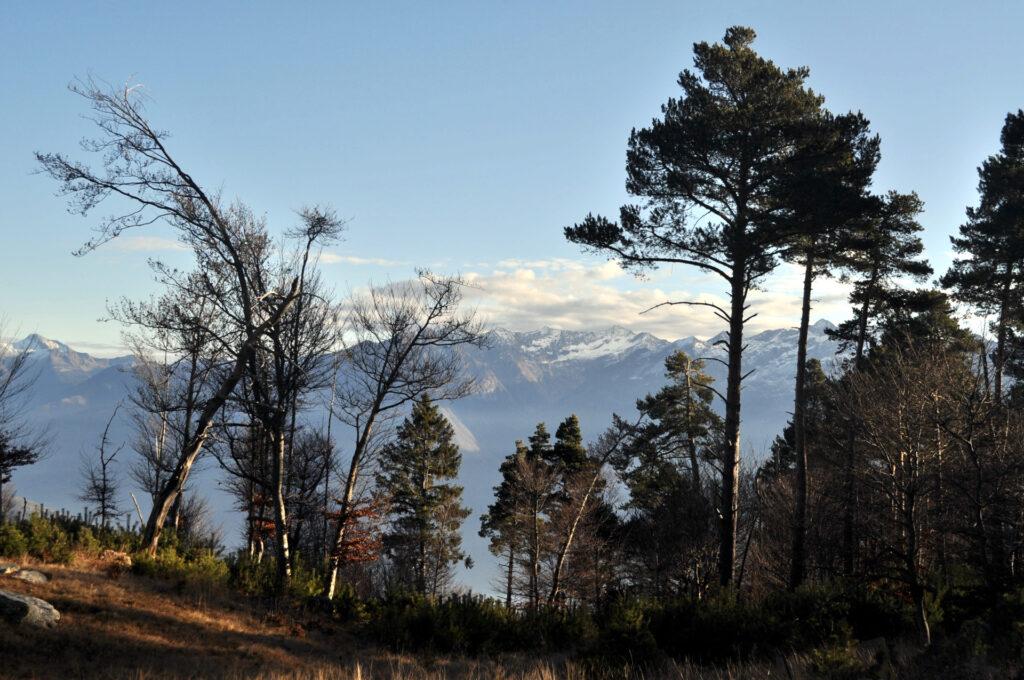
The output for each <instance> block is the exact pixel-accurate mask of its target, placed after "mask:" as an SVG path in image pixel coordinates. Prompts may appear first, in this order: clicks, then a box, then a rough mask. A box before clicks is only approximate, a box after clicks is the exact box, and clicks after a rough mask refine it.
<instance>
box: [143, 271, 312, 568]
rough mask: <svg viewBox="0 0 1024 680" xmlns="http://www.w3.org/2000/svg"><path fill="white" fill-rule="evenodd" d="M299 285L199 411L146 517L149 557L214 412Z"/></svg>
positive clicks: (244, 346) (254, 336) (241, 351)
mask: <svg viewBox="0 0 1024 680" xmlns="http://www.w3.org/2000/svg"><path fill="white" fill-rule="evenodd" d="M298 285H299V282H298V280H295V281H293V282H292V286H291V290H290V291H289V293H288V295H287V296H286V297H285V299H284V300H283V301H282V302H281V304H280V305H278V308H277V309H276V310H275V311H274V314H273V315H272V316H271V317H270V319H268V320H267V321H266V322H265V323H263V324H261V325H260V327H259V328H257V329H256V330H255V331H254V332H253V333H251V334H249V336H248V337H247V338H246V340H245V342H244V343H243V344H242V347H241V348H240V349H239V352H238V355H237V356H236V357H235V365H234V367H233V368H232V369H231V373H229V374H228V375H227V377H226V378H225V379H224V381H223V382H222V383H221V385H220V388H219V389H218V390H217V392H216V393H215V394H214V395H213V396H212V397H211V398H210V399H209V400H208V401H207V402H206V405H205V406H204V407H203V410H202V412H201V413H200V414H199V421H198V422H197V424H196V429H195V432H194V433H193V435H192V437H191V438H190V439H189V440H188V442H186V444H185V446H184V448H183V450H182V455H181V456H180V457H179V458H178V463H177V465H175V467H174V471H173V472H172V473H171V477H170V479H168V480H167V483H166V484H165V485H164V488H163V489H161V490H160V492H159V494H158V496H157V497H156V498H155V499H154V502H153V509H152V511H150V513H149V520H148V521H147V522H146V530H145V531H144V532H143V534H142V545H143V546H145V549H146V552H148V553H149V554H150V555H151V556H155V555H156V550H157V547H158V546H159V544H160V534H161V532H162V531H163V527H164V523H166V522H167V516H168V515H169V514H170V512H171V507H172V506H173V505H174V502H175V501H176V500H177V498H178V496H180V495H181V491H182V489H184V488H185V482H187V481H188V476H189V473H190V472H191V471H192V466H193V465H194V464H195V462H196V459H197V458H198V457H199V454H200V452H201V451H202V450H203V445H204V444H205V443H206V438H207V437H208V436H209V434H210V428H211V426H212V425H213V419H214V417H215V416H216V415H217V411H219V410H220V409H221V408H222V407H223V406H224V404H225V403H226V402H227V400H228V398H229V397H230V396H231V393H232V392H233V391H234V389H235V387H236V386H237V385H238V381H239V380H241V379H242V376H243V375H244V374H245V369H246V366H247V365H248V363H249V359H250V358H251V355H252V354H253V353H254V352H255V351H256V343H257V342H258V341H259V338H260V336H261V335H262V334H263V331H264V329H266V328H267V327H268V326H271V325H273V324H275V323H277V321H278V320H279V319H280V318H281V317H282V316H283V315H284V313H285V312H286V311H287V310H288V308H289V307H290V306H291V304H292V303H293V302H294V301H295V295H296V290H297V289H298Z"/></svg>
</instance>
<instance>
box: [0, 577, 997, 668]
mask: <svg viewBox="0 0 1024 680" xmlns="http://www.w3.org/2000/svg"><path fill="white" fill-rule="evenodd" d="M38 568H39V569H40V570H42V571H44V572H46V573H48V574H50V575H52V577H53V578H52V580H51V581H50V582H48V583H45V584H39V585H35V584H29V583H25V582H23V581H20V580H16V579H11V578H4V577H0V588H2V589H5V590H10V591H15V592H20V593H25V594H28V595H34V596H36V597H40V598H42V599H44V600H47V601H48V602H50V603H52V604H53V605H54V606H55V607H56V608H57V609H58V610H59V611H60V613H61V622H60V625H59V626H57V627H56V628H55V629H53V630H36V629H30V628H13V627H11V626H8V625H7V624H4V623H2V622H0V680H7V679H8V678H11V679H13V678H32V679H35V678H47V679H48V678H61V679H62V680H63V679H71V678H84V679H89V680H92V679H96V678H117V679H123V678H129V679H136V680H143V679H146V680H170V679H176V680H177V679H183V678H231V679H235V678H247V679H257V680H258V679H264V680H283V679H285V678H295V679H296V680H306V679H310V680H312V679H319V680H349V679H356V678H358V679H359V680H364V679H365V680H369V679H370V678H381V679H384V678H393V679H401V680H442V679H445V678H450V679H453V680H454V679H456V678H465V679H467V680H483V679H485V678H486V679H493V680H512V679H513V678H516V679H520V680H553V679H554V678H566V679H567V680H582V679H583V678H586V677H592V676H591V675H590V674H589V673H587V672H586V671H585V670H584V669H583V668H580V667H578V666H575V665H573V664H572V663H565V662H564V660H561V659H544V660H531V659H525V658H518V657H508V658H503V659H500V660H480V661H474V660H462V659H454V660H452V659H437V658H424V657H419V658H414V657H410V656H404V655H395V654H390V653H387V652H382V651H379V650H375V649H373V648H371V647H368V646H367V645H366V644H365V643H363V642H360V641H358V640H356V639H354V638H353V637H352V636H351V635H349V634H348V633H347V632H346V631H344V630H343V629H340V628H338V627H336V626H334V625H332V624H329V623H328V624H326V625H325V624H324V623H323V621H324V617H323V616H322V614H319V613H317V612H305V611H302V610H300V609H290V610H284V611H282V610H275V609H271V608H269V607H267V606H265V605H260V604H259V603H254V602H251V601H246V600H244V599H241V598H238V597H233V596H231V594H230V593H225V592H204V591H203V590H201V589H196V588H195V587H194V586H186V585H185V584H183V583H182V584H177V583H173V582H168V581H161V580H154V579H150V578H145V577H139V576H135V575H131V574H128V575H124V576H122V577H120V578H118V579H112V578H110V577H108V576H107V575H105V574H104V573H103V571H102V569H101V567H100V565H97V564H95V563H92V562H90V561H88V560H84V559H81V558H80V559H79V560H77V561H76V563H75V566H72V567H62V566H56V565H42V566H39V567H38ZM807 661H808V660H807V659H806V658H790V659H788V660H787V662H783V661H782V659H778V660H777V661H776V662H775V663H766V664H758V665H755V666H750V665H744V666H742V667H732V668H722V669H708V668H698V667H691V666H688V665H683V666H676V665H674V664H671V663H670V665H669V667H667V668H665V669H663V670H662V671H661V672H658V673H647V674H644V675H639V674H637V675H634V674H632V673H630V672H628V671H626V670H624V669H621V668H618V669H611V668H608V669H602V670H603V671H604V672H603V673H601V674H600V675H601V676H602V677H606V678H620V679H622V680H627V679H629V678H633V677H644V678H646V679H647V680H658V678H675V679H677V680H698V679H703V680H719V679H724V678H738V677H743V678H751V679H754V678H777V677H781V678H786V677H799V678H811V677H813V675H812V674H811V673H809V672H808V669H807V666H808V663H807ZM787 666H788V668H787ZM842 676H845V674H842ZM833 677H836V676H833ZM858 677H859V676H858ZM921 677H926V676H921ZM957 677H960V676H957ZM970 677H996V676H991V675H987V674H980V675H978V676H974V675H971V676H970Z"/></svg>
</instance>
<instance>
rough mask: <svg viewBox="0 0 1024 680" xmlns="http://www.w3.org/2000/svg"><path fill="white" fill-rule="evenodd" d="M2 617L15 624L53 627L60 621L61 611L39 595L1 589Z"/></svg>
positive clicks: (0, 606) (0, 612)
mask: <svg viewBox="0 0 1024 680" xmlns="http://www.w3.org/2000/svg"><path fill="white" fill-rule="evenodd" d="M0 619H3V620H5V621H7V622H8V623H10V624H13V625H15V626H17V625H26V626H36V627H37V628H53V627H54V626H56V625H57V622H58V621H60V612H58V611H57V610H56V609H54V608H53V605H52V604H50V603H49V602H46V601H45V600H40V599H39V598H38V597H31V596H29V595H19V594H18V593H12V592H9V591H6V590H0Z"/></svg>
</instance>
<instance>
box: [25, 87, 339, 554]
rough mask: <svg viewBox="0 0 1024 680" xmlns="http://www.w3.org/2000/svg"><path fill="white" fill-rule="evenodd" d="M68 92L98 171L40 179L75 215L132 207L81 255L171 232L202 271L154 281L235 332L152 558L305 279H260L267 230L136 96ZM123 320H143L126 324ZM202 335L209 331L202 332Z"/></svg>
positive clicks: (67, 162)
mask: <svg viewBox="0 0 1024 680" xmlns="http://www.w3.org/2000/svg"><path fill="white" fill-rule="evenodd" d="M71 89H72V91H73V92H75V93H77V94H79V95H81V96H82V97H83V98H84V99H85V100H86V102H87V103H88V104H89V106H90V107H91V109H92V120H93V121H94V122H95V123H96V125H97V127H98V129H99V136H98V137H97V138H96V139H91V140H85V141H84V142H83V147H84V149H85V150H86V151H87V152H93V153H95V154H98V155H99V156H100V157H101V159H102V161H101V162H102V168H101V169H100V170H98V171H97V170H94V169H93V168H91V167H89V166H88V165H87V164H85V163H82V162H78V161H75V160H72V159H71V158H69V157H67V156H65V155H63V154H59V153H58V154H53V153H37V154H36V158H37V160H38V162H39V163H40V165H41V167H42V170H43V171H44V172H45V173H47V174H49V175H50V176H51V177H53V178H54V179H56V180H57V181H58V182H59V183H60V187H61V193H62V194H64V195H66V196H68V197H69V203H70V207H71V209H72V210H73V211H75V212H78V213H81V214H83V215H85V214H88V213H89V212H90V211H92V210H93V209H94V208H96V207H97V206H98V205H99V204H100V203H103V202H104V201H106V200H107V199H108V198H114V199H116V201H117V202H118V203H120V204H126V205H127V207H125V208H124V209H122V210H120V211H118V212H115V213H114V214H113V215H111V216H110V217H107V218H105V219H103V220H102V221H101V222H100V224H99V226H98V228H97V234H96V236H95V237H94V238H92V239H90V240H89V241H88V242H86V243H85V245H83V246H82V248H81V249H79V251H78V254H84V253H87V252H89V251H91V250H94V249H95V248H97V247H98V246H100V245H101V244H103V243H105V242H107V241H109V240H111V239H114V238H116V237H118V236H119V235H121V234H122V233H124V232H125V231H127V230H130V229H135V228H140V227H145V226H149V225H152V224H154V223H157V222H161V223H164V224H167V225H169V226H171V227H172V228H174V229H175V230H176V232H177V234H178V237H179V239H180V240H181V241H182V242H183V243H184V244H185V245H186V246H188V247H190V248H191V250H192V252H193V254H194V256H195V259H196V265H197V269H196V273H195V274H194V275H192V276H182V275H180V274H179V273H178V272H177V271H176V270H173V269H171V268H169V267H165V266H161V265H159V263H158V264H157V273H158V277H159V278H161V280H162V282H163V283H165V284H166V285H167V286H168V287H169V288H171V289H172V290H176V291H179V292H183V293H185V295H186V298H191V297H193V296H194V294H196V293H197V292H199V291H202V293H203V295H205V296H206V297H207V298H208V299H209V301H210V302H211V303H212V304H213V306H214V308H215V310H216V312H217V314H218V315H219V316H220V317H222V321H223V323H224V327H225V328H227V329H229V330H230V332H229V333H227V334H216V333H215V334H214V335H215V338H216V340H217V341H218V343H219V344H220V345H221V347H222V349H223V350H224V352H225V354H226V356H225V357H224V365H223V371H221V372H220V375H219V377H218V380H217V383H216V385H211V387H212V389H211V390H210V391H209V393H208V394H207V395H205V399H204V401H203V402H202V403H201V404H200V409H199V410H198V413H197V416H196V419H195V425H194V427H192V428H190V432H189V435H190V436H189V438H188V440H187V441H186V442H184V444H183V446H182V449H181V455H179V456H178V459H177V461H176V463H175V465H174V468H173V470H172V472H171V475H170V477H169V478H168V479H167V481H166V482H165V484H164V489H163V490H162V491H161V492H160V493H159V494H158V497H157V502H156V503H155V504H154V507H153V511H152V512H151V514H150V517H149V520H148V521H147V523H146V530H145V536H144V543H145V545H146V547H147V549H148V550H149V551H150V552H155V550H156V547H157V544H158V541H159V537H160V531H161V528H162V527H163V524H164V522H165V520H166V517H167V515H168V513H169V512H170V510H171V506H172V505H173V504H174V503H175V501H176V499H177V497H178V495H179V494H180V493H181V489H182V488H183V486H184V483H185V481H186V479H187V477H188V472H189V470H190V469H191V467H192V465H193V464H194V462H195V459H196V457H197V456H198V455H199V453H200V451H201V450H202V448H203V445H204V443H205V442H206V440H207V438H208V437H209V435H210V428H211V427H212V426H213V422H214V418H215V417H216V415H217V413H218V411H220V410H221V408H223V406H224V405H225V403H226V402H227V401H228V399H229V398H230V397H231V395H232V393H233V391H234V389H235V386H236V385H237V384H238V382H239V381H240V380H241V379H242V378H243V376H244V375H245V372H246V370H247V369H251V368H252V365H253V362H254V361H255V359H256V354H257V351H258V349H259V347H260V343H261V342H262V341H263V339H264V337H265V336H266V334H267V332H268V330H269V329H271V328H274V327H275V326H277V325H278V324H280V322H281V320H282V318H284V316H285V313H286V312H287V311H288V309H289V308H290V307H291V306H292V305H293V304H295V303H296V301H297V300H298V299H299V298H300V296H301V293H300V290H299V289H300V280H299V278H295V279H292V280H291V281H290V282H288V281H279V280H277V279H273V280H270V279H268V278H266V277H263V276H262V275H261V271H259V269H258V268H256V269H255V270H254V263H257V262H260V261H261V258H262V253H264V252H266V251H268V250H269V249H270V246H271V244H272V239H271V238H270V237H269V236H268V234H267V230H266V225H265V224H264V223H263V221H262V220H259V219H256V218H255V217H254V216H253V214H252V213H251V211H249V210H248V209H247V208H245V207H244V206H242V205H240V204H237V203H236V204H233V205H225V204H224V203H223V202H222V201H221V199H220V197H219V196H218V195H217V194H216V193H211V192H209V191H207V190H206V189H204V188H203V187H202V186H201V185H200V184H199V182H198V181H197V180H196V179H194V178H193V176H192V175H191V174H190V173H189V172H187V171H186V170H185V169H184V167H183V166H182V165H181V164H180V163H179V162H178V161H177V159H175V157H174V156H172V154H171V153H170V151H169V149H168V146H167V139H168V135H167V133H165V132H162V131H159V130H157V129H155V128H153V127H152V126H151V124H150V123H149V121H148V119H147V118H146V116H145V114H144V110H143V109H144V103H145V102H144V99H143V94H142V90H141V89H140V87H138V86H136V87H125V88H123V89H120V90H116V89H110V88H105V87H102V86H100V85H98V84H97V83H96V82H94V81H92V80H87V81H78V82H76V83H75V84H73V85H72V86H71ZM325 215H326V211H322V210H317V209H314V210H311V211H309V213H308V214H306V215H305V216H304V217H305V221H306V222H307V223H311V222H312V223H319V222H320V221H321V218H322V217H324V216H325ZM325 219H326V218H325ZM327 221H329V220H327ZM321 233H322V232H321ZM307 250H308V248H307ZM126 320H127V321H129V322H140V321H142V319H132V318H131V317H130V316H129V317H128V318H127V319H126ZM199 321H201V320H199ZM136 325H143V324H136ZM199 329H200V330H201V331H203V332H207V331H212V329H210V328H207V327H205V326H204V325H202V324H200V326H199Z"/></svg>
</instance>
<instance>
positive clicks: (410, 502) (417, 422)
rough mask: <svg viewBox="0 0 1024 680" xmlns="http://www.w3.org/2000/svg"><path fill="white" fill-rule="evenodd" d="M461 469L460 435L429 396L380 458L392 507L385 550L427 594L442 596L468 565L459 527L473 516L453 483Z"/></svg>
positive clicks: (384, 487) (382, 483)
mask: <svg viewBox="0 0 1024 680" xmlns="http://www.w3.org/2000/svg"><path fill="white" fill-rule="evenodd" d="M461 464H462V455H461V454H460V453H459V447H458V446H457V445H456V444H455V431H454V429H453V428H452V426H451V423H449V422H448V420H447V419H446V418H445V417H444V415H443V414H442V413H441V410H440V409H439V408H438V407H437V406H436V405H435V404H434V403H433V402H431V400H430V397H429V396H424V397H423V398H422V399H420V400H419V401H417V402H415V404H414V405H413V408H412V413H411V414H410V415H409V416H408V417H407V418H406V419H405V420H404V421H403V422H402V424H401V426H399V428H398V436H397V439H396V441H395V442H393V443H392V444H391V445H390V446H388V447H386V449H385V450H384V452H383V454H382V457H381V462H380V467H381V469H380V473H379V474H378V477H377V483H378V485H379V486H380V488H381V490H382V491H384V492H385V493H386V494H387V496H388V497H389V499H390V503H391V506H390V511H389V514H388V518H389V529H388V531H387V532H386V533H385V535H384V546H385V550H386V551H387V553H388V555H389V556H390V558H391V560H392V562H393V563H394V565H395V567H396V570H397V572H398V574H399V576H400V577H401V578H404V579H406V584H407V585H408V586H411V587H412V588H414V589H415V590H416V591H417V592H419V593H422V594H426V595H431V596H436V595H438V594H439V593H441V592H442V591H443V590H444V589H445V588H447V586H448V584H449V582H450V581H451V577H452V565H454V564H455V563H457V562H459V561H460V560H463V559H465V554H464V553H463V552H462V537H461V535H460V533H459V527H460V526H461V525H462V521H463V520H464V519H465V518H466V517H468V516H469V514H470V510H469V508H465V507H463V506H462V504H461V503H462V487H461V486H458V485H456V484H453V483H451V480H453V479H454V478H455V477H456V476H457V475H458V473H459V466H460V465H461Z"/></svg>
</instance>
